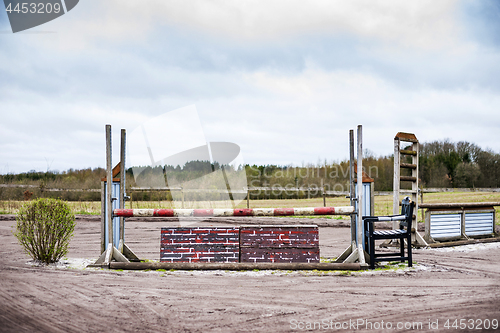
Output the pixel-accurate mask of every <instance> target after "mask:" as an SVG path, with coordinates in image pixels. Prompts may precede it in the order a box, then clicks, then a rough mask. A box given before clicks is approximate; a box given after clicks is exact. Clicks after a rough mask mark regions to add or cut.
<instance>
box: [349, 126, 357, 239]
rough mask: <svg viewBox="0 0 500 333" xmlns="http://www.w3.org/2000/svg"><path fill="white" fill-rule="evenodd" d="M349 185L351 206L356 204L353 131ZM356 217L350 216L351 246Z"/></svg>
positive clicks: (350, 133)
mask: <svg viewBox="0 0 500 333" xmlns="http://www.w3.org/2000/svg"><path fill="white" fill-rule="evenodd" d="M349 184H350V189H349V190H350V194H349V197H350V201H351V206H354V205H355V204H356V200H355V196H356V193H355V190H354V130H349ZM355 223H356V217H355V216H354V215H351V244H352V242H356V224H355Z"/></svg>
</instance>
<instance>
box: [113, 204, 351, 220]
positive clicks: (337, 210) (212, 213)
mask: <svg viewBox="0 0 500 333" xmlns="http://www.w3.org/2000/svg"><path fill="white" fill-rule="evenodd" d="M353 213H354V207H353V206H341V207H316V208H313V207H307V208H253V209H251V208H250V209H248V208H245V209H115V210H114V211H113V215H114V216H120V217H189V216H192V217H219V216H300V215H301V216H303V215H350V214H353Z"/></svg>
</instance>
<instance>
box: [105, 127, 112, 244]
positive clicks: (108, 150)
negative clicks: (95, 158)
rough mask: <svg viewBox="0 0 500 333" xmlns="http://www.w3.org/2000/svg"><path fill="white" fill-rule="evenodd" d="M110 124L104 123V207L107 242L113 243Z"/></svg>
mask: <svg viewBox="0 0 500 333" xmlns="http://www.w3.org/2000/svg"><path fill="white" fill-rule="evenodd" d="M111 160H112V159H111V125H106V177H107V179H106V180H107V183H106V185H107V192H108V193H106V194H107V196H106V209H107V212H106V214H107V216H108V244H111V245H112V244H113V206H112V205H113V201H112V193H111V191H112V190H113V187H112V185H113V170H112V166H111Z"/></svg>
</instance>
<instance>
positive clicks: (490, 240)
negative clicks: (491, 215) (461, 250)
mask: <svg viewBox="0 0 500 333" xmlns="http://www.w3.org/2000/svg"><path fill="white" fill-rule="evenodd" d="M495 242H500V238H498V237H491V238H482V239H464V240H459V241H450V242H439V243H432V244H429V247H431V248H438V247H451V246H459V245H468V244H482V243H495Z"/></svg>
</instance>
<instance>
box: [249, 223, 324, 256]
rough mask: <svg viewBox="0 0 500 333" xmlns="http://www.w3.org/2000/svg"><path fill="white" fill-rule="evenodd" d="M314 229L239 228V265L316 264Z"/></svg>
mask: <svg viewBox="0 0 500 333" xmlns="http://www.w3.org/2000/svg"><path fill="white" fill-rule="evenodd" d="M318 236H319V234H318V227H317V226H245V227H240V262H290V263H291V262H305V263H307V262H319V258H320V256H319V237H318Z"/></svg>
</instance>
